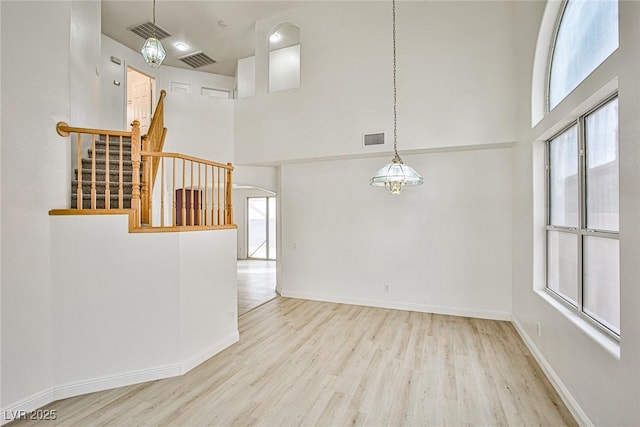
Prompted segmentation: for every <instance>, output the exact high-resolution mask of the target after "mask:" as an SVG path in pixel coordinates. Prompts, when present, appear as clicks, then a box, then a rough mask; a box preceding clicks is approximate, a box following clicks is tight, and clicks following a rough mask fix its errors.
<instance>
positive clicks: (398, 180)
mask: <svg viewBox="0 0 640 427" xmlns="http://www.w3.org/2000/svg"><path fill="white" fill-rule="evenodd" d="M391 4H392V10H393V14H392V20H391V23H392V25H391V27H392V29H393V153H394V156H393V159H391V163H389V164H388V165H386V166H383V167H382V168H381V169H380V170H379V171H378V172H376V174H375V175H373V176H372V177H371V179H370V180H369V185H371V186H373V187H383V188H384V189H385V190H387V191H388V192H389V193H391V194H400V192H401V191H402V189H403V188H404V187H413V186H414V185H421V184H422V183H423V182H424V179H423V178H422V177H421V176H420V174H419V173H418V172H416V171H415V170H413V168H412V167H410V166H407V165H405V164H404V162H403V161H402V159H401V158H400V156H399V155H398V138H397V136H398V102H397V92H398V85H397V81H396V71H397V67H396V0H393V1H392V2H391Z"/></svg>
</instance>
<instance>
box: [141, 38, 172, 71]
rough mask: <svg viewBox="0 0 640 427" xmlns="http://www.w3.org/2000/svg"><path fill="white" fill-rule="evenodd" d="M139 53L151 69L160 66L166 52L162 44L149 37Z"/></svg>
mask: <svg viewBox="0 0 640 427" xmlns="http://www.w3.org/2000/svg"><path fill="white" fill-rule="evenodd" d="M140 52H142V57H143V58H144V62H146V63H147V65H148V66H150V67H153V68H158V67H159V66H160V65H161V64H162V61H164V58H166V57H167V51H166V50H164V47H163V46H162V43H160V40H158V39H156V38H154V37H149V38H148V39H147V41H146V42H144V46H142V50H141V51H140Z"/></svg>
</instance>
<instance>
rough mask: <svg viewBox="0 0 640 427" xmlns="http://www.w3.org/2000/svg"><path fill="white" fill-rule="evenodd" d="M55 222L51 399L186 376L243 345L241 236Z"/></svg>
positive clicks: (107, 220) (83, 220)
mask: <svg viewBox="0 0 640 427" xmlns="http://www.w3.org/2000/svg"><path fill="white" fill-rule="evenodd" d="M50 221H51V242H52V246H51V266H52V268H51V279H52V294H53V300H52V303H53V304H52V306H53V310H52V319H53V349H54V352H53V353H54V357H53V372H54V384H53V398H54V399H60V398H66V397H69V396H74V395H78V394H84V393H89V392H93V391H97V390H102V389H107V388H113V387H120V386H124V385H129V384H134V383H138V382H143V381H149V380H154V379H159V378H166V377H170V376H175V375H180V374H183V373H185V372H187V371H188V370H190V369H192V368H193V367H195V366H197V365H198V364H200V363H202V362H203V361H205V360H206V359H208V358H209V357H211V356H213V355H214V354H216V353H218V352H220V351H222V350H223V349H224V348H226V347H227V346H229V345H230V344H232V343H233V342H236V341H237V340H238V339H239V335H238V321H237V318H238V313H237V296H236V261H235V253H236V231H235V230H211V231H197V232H182V233H129V232H128V216H127V215H112V216H104V215H101V216H95V215H90V216H52V217H50ZM19 409H23V408H19ZM31 409H33V408H31Z"/></svg>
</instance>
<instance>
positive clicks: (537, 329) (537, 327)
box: [536, 323, 542, 336]
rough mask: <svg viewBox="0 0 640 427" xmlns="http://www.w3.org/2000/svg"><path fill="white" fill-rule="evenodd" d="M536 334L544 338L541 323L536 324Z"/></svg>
mask: <svg viewBox="0 0 640 427" xmlns="http://www.w3.org/2000/svg"><path fill="white" fill-rule="evenodd" d="M536 332H537V333H538V336H542V327H541V326H540V323H536Z"/></svg>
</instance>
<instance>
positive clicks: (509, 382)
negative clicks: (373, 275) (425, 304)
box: [12, 298, 577, 426]
mask: <svg viewBox="0 0 640 427" xmlns="http://www.w3.org/2000/svg"><path fill="white" fill-rule="evenodd" d="M240 335H241V338H240V342H239V343H237V344H235V345H233V346H232V347H230V348H228V349H227V350H225V351H223V352H222V353H220V354H218V355H217V356H215V357H213V358H211V359H209V360H208V361H207V362H205V363H203V364H202V365H200V366H198V367H197V368H195V369H194V370H192V371H191V372H189V373H188V374H186V375H184V376H181V377H176V378H171V379H166V380H160V381H154V382H149V383H144V384H140V385H135V386H129V387H124V388H120V389H115V390H110V391H105V392H99V393H93V394H90V395H86V396H81V397H76V398H71V399H66V400H63V401H59V402H55V403H52V404H51V405H48V407H47V408H46V409H55V410H57V415H58V419H57V420H56V421H55V422H52V421H49V422H46V425H81V426H87V425H91V426H102V425H117V426H120V425H126V426H134V425H166V426H169V425H171V426H187V425H192V426H204V425H213V426H249V425H262V426H294V425H295V426H298V425H302V426H308V425H318V426H344V425H364V426H382V425H390V426H470V425H483V426H534V425H535V426H538V425H540V426H563V425H569V426H575V425H577V424H576V423H575V421H574V420H573V418H572V417H571V415H570V413H569V412H568V410H567V409H566V407H565V406H564V404H563V403H562V401H561V400H560V398H559V397H558V395H557V394H556V392H555V391H554V390H553V388H552V387H551V385H550V384H549V382H548V381H547V380H546V378H545V376H544V374H543V373H542V371H541V370H540V368H539V367H538V366H537V364H536V362H535V361H534V359H533V357H532V356H531V354H530V353H529V351H528V350H527V349H526V347H525V346H524V344H523V343H522V341H521V339H520V338H519V336H518V335H517V333H516V331H515V329H514V328H513V326H512V325H511V324H510V323H509V322H498V321H489V320H478V319H469V318H462V317H454V316H442V315H433V314H424V313H414V312H407V311H397V310H386V309H378V308H369V307H360V306H349V305H341V304H332V303H322V302H315V301H305V300H296V299H288V298H277V299H274V300H272V301H270V302H268V303H266V304H264V305H262V306H260V307H258V308H256V309H254V310H252V311H251V312H249V313H247V314H246V315H244V316H242V317H240ZM12 425H16V426H17V425H36V423H31V422H22V421H20V422H15V423H13V424H12Z"/></svg>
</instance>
